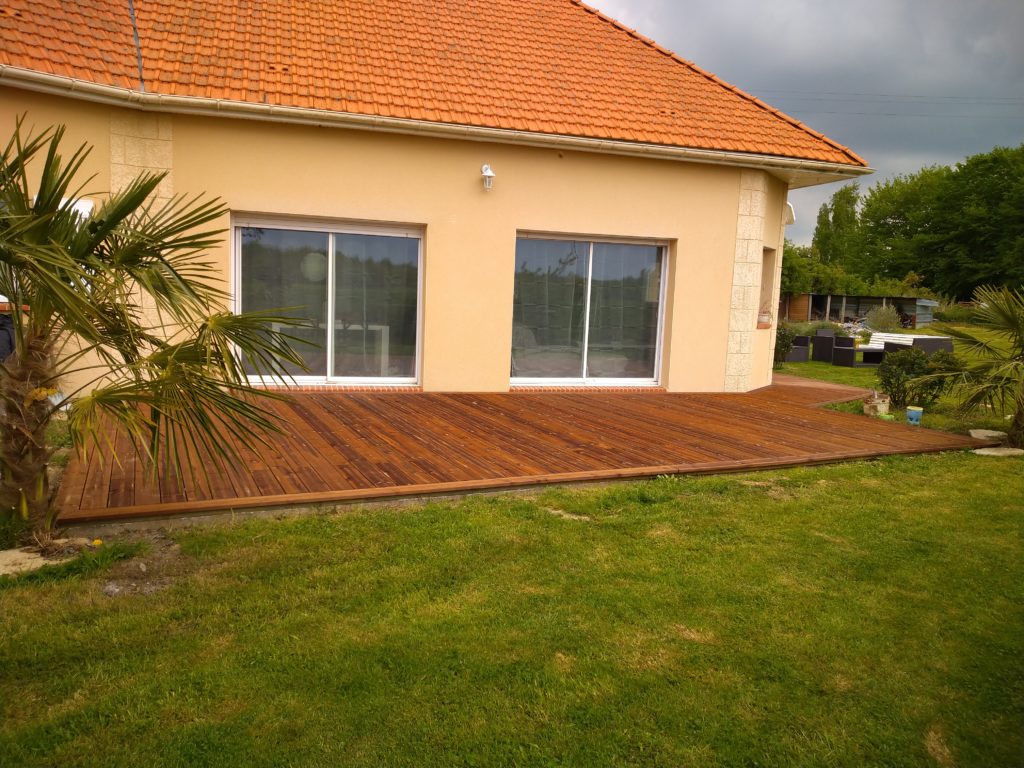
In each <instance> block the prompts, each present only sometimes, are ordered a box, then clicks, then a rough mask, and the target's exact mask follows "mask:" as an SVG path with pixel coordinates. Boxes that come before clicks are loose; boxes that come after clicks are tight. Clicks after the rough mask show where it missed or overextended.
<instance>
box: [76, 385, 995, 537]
mask: <svg viewBox="0 0 1024 768" xmlns="http://www.w3.org/2000/svg"><path fill="white" fill-rule="evenodd" d="M863 394H864V392H863V390H858V389H854V388H850V387H837V386H835V385H828V384H819V383H811V382H807V381H806V380H801V379H791V378H789V377H777V380H776V383H775V384H774V385H773V386H771V387H768V388H766V389H762V390H759V391H757V392H753V393H749V394H743V395H729V394H665V393H652V392H513V393H507V394H471V393H467V394H434V393H422V392H417V393H402V392H361V393H358V392H349V393H342V392H319V393H303V394H296V395H295V396H294V400H293V401H291V402H288V403H278V404H275V405H274V408H275V409H276V410H277V412H278V413H279V414H280V415H281V417H282V418H283V419H284V422H285V426H284V431H285V434H284V435H283V436H281V437H279V438H277V439H275V440H274V442H273V446H272V447H271V448H269V449H264V450H263V452H262V453H263V455H262V456H257V455H255V454H253V453H250V452H246V453H245V458H246V461H245V462H244V463H243V465H242V466H239V467H236V468H232V469H231V470H230V471H227V472H224V473H217V474H216V475H215V476H214V477H212V478H211V480H210V482H208V483H207V482H195V481H189V480H186V482H185V483H184V484H183V485H184V487H180V485H179V484H178V483H177V482H175V481H174V480H173V478H168V477H163V478H161V479H160V481H159V482H156V483H154V482H151V481H149V480H147V477H146V473H145V472H144V471H143V470H144V468H143V467H142V466H141V462H139V461H137V460H136V459H135V458H134V455H133V452H132V451H131V450H130V449H129V446H128V445H127V444H126V443H124V442H121V443H119V445H118V449H117V453H118V455H119V456H120V457H121V462H120V463H118V462H115V461H112V460H110V459H109V458H108V459H107V460H106V461H104V460H103V459H102V458H101V457H100V456H99V455H98V454H97V453H95V452H93V453H91V454H90V455H88V456H86V457H85V458H77V457H76V458H73V459H72V461H71V463H70V465H69V466H68V469H67V472H66V474H65V479H64V483H63V485H62V488H61V497H60V504H61V510H62V511H61V515H60V520H61V521H62V522H64V523H76V522H97V521H107V520H116V519H125V518H144V517H161V516H166V515H179V514H196V513H211V512H218V511H226V510H232V509H235V510H238V509H252V508H268V507H277V506H297V505H301V506H308V505H315V504H330V503H340V502H351V501H357V500H370V499H387V498H395V497H404V496H425V495H430V494H445V493H461V492H468V491H479V490H486V489H499V488H511V487H525V486H531V485H539V484H545V483H558V482H582V481H594V480H609V479H615V478H628V477H645V476H653V475H660V474H673V473H713V472H733V471H746V470H754V469H762V468H769V467H786V466H796V465H801V464H815V463H825V462H835V461H842V460H845V459H855V458H865V457H872V456H880V455H885V454H897V453H923V452H929V451H942V450H950V449H962V448H973V447H978V446H980V445H984V443H981V442H980V441H975V440H971V439H970V438H965V437H960V436H957V435H952V434H947V433H944V432H934V431H930V430H924V429H921V428H914V427H908V426H905V425H902V424H896V423H887V422H883V421H879V420H876V419H866V418H863V417H861V416H856V415H851V414H844V413H837V412H834V411H829V410H823V409H821V408H819V407H815V406H818V405H820V404H822V403H826V402H833V401H841V400H849V399H854V398H857V397H861V396H863Z"/></svg>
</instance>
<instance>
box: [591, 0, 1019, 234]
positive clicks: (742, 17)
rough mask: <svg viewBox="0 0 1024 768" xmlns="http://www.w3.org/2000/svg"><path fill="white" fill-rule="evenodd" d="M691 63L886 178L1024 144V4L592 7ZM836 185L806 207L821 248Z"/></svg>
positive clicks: (805, 193)
mask: <svg viewBox="0 0 1024 768" xmlns="http://www.w3.org/2000/svg"><path fill="white" fill-rule="evenodd" d="M590 4H591V5H594V6H595V7H597V8H599V9H600V10H601V11H603V12H605V13H607V14H608V15H610V16H613V17H615V18H617V19H619V20H620V21H622V22H623V23H625V24H627V25H628V26H630V27H634V28H636V29H638V31H639V32H641V33H642V34H644V35H646V36H648V37H652V38H654V39H655V40H657V41H658V42H659V43H660V44H662V45H664V46H666V47H667V48H670V49H672V50H673V51H675V52H676V53H678V54H679V55H680V56H682V57H683V58H685V59H689V60H691V61H693V62H695V63H696V64H697V65H698V66H700V67H702V68H704V69H707V70H710V71H711V72H714V73H715V74H716V75H718V76H719V77H722V78H723V79H725V80H727V81H729V82H731V83H733V84H734V85H737V86H739V87H740V88H743V89H744V90H747V91H749V92H751V93H753V94H754V95H756V96H758V97H759V98H762V99H763V100H765V101H767V102H768V103H770V104H772V105H773V106H775V107H778V108H779V109H781V110H783V111H784V112H786V113H788V114H790V115H792V116H793V117H796V118H797V119H799V120H801V121H803V122H804V123H806V124H807V125H810V126H811V127H813V128H814V129H815V130H818V131H821V132H823V133H825V134H826V135H828V136H830V137H831V138H833V139H835V140H836V141H839V142H841V143H843V144H845V145H847V146H849V147H850V148H851V149H853V150H854V151H856V152H857V153H858V154H860V155H861V156H863V157H865V158H866V159H867V160H868V162H869V163H870V164H871V165H872V167H874V168H875V169H876V170H877V173H876V175H875V176H870V177H867V178H865V179H862V180H861V182H860V183H861V186H862V188H867V187H868V186H870V185H871V184H873V183H875V182H876V181H877V180H880V179H884V178H888V177H889V176H892V175H895V174H899V173H909V172H912V171H914V170H917V169H918V168H920V167H922V166H924V165H932V164H936V163H939V164H954V163H956V162H958V161H960V160H962V159H963V158H964V157H966V156H968V155H971V154H975V153H978V152H985V151H988V150H989V149H991V148H992V147H994V146H999V145H1003V146H1015V145H1018V144H1020V143H1021V142H1024V53H1022V51H1024V47H1022V46H1021V45H1020V35H1021V32H1022V31H1024V3H1021V2H1015V1H1014V0H980V1H975V2H970V3H966V2H962V0H909V1H907V2H891V0H862V2H858V3H849V2H834V1H833V2H821V1H820V0H819V1H818V2H812V1H810V0H773V2H771V3H750V2H749V0H716V2H713V3H698V2H671V1H670V0H590ZM835 187H836V185H829V186H828V187H821V188H816V189H810V190H799V191H795V192H794V193H793V200H794V204H795V205H797V206H798V207H799V209H800V210H799V212H798V213H799V220H798V224H797V225H796V226H794V227H791V228H790V230H789V235H790V237H791V238H792V239H794V240H796V241H798V242H809V240H810V235H811V233H812V232H813V229H814V218H815V215H816V213H817V208H818V205H820V203H821V202H823V201H824V200H826V199H827V198H828V197H829V196H830V195H831V194H832V192H833V191H834V190H835Z"/></svg>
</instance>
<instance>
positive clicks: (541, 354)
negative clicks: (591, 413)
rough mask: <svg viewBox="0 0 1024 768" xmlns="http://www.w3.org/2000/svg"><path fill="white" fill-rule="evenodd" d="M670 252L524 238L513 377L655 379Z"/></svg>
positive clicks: (542, 379) (630, 245) (519, 245)
mask: <svg viewBox="0 0 1024 768" xmlns="http://www.w3.org/2000/svg"><path fill="white" fill-rule="evenodd" d="M664 251H665V249H664V248H663V247H661V246H658V245H647V244H636V243H598V242H589V241H582V240H551V239H541V238H532V237H520V238H519V239H518V240H517V242H516V273H515V297H514V299H513V302H514V305H513V326H512V378H513V379H516V380H519V381H522V382H530V381H538V382H545V383H555V382H559V381H572V382H579V381H582V382H588V381H594V382H595V383H602V384H607V383H615V382H616V381H621V382H624V383H635V382H638V381H639V382H653V381H655V380H656V379H657V376H658V374H657V367H658V362H659V329H660V324H661V305H662V300H661V293H662V284H663V282H664V280H663V271H664V268H665V256H664Z"/></svg>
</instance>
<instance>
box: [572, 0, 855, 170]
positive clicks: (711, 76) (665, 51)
mask: <svg viewBox="0 0 1024 768" xmlns="http://www.w3.org/2000/svg"><path fill="white" fill-rule="evenodd" d="M569 2H570V3H572V4H573V5H578V6H579V7H580V8H582V9H583V10H585V11H587V12H588V13H592V14H593V15H595V16H597V17H598V18H599V19H601V20H602V21H604V22H605V23H607V24H611V25H612V26H613V27H615V28H617V29H620V30H622V31H623V32H626V33H627V34H628V35H629V36H630V37H633V38H635V39H636V40H638V41H640V42H641V43H643V44H644V45H647V46H649V47H651V48H653V49H654V50H656V51H657V52H658V53H660V54H662V55H663V56H667V57H668V58H670V59H673V60H675V61H677V62H679V63H680V64H682V65H683V66H686V67H689V68H690V69H692V70H693V71H694V72H696V73H697V74H699V75H701V76H702V77H704V78H706V79H708V80H710V81H711V82H713V83H715V84H716V85H719V86H721V87H723V88H725V89H727V90H729V91H732V92H733V93H735V94H736V95H737V96H740V97H741V98H744V99H746V100H747V101H749V102H751V103H752V104H754V105H755V106H757V107H759V108H761V109H763V110H765V111H766V112H769V113H771V114H773V115H775V116H776V117H778V118H780V119H782V120H785V121H786V122H787V123H789V124H790V125H792V126H794V127H796V128H799V129H800V130H802V131H805V132H806V133H809V134H811V135H812V136H814V137H815V138H816V139H818V140H820V141H824V142H826V143H827V144H829V145H830V146H832V147H835V148H836V149H838V150H839V151H841V152H843V153H844V154H846V155H847V156H848V157H850V159H851V160H853V161H854V162H856V163H859V164H860V165H864V166H866V165H867V161H866V160H864V158H862V157H860V155H858V154H857V153H856V152H854V151H853V150H852V149H850V148H849V147H847V146H844V145H843V144H840V143H839V142H838V141H835V140H834V139H830V138H829V137H828V136H826V135H825V134H823V133H819V132H818V131H816V130H814V129H813V128H811V127H810V126H808V125H805V124H804V123H803V122H801V121H800V120H797V119H796V118H795V117H791V116H790V115H787V114H786V113H785V112H783V111H782V110H780V109H777V108H775V107H773V106H771V105H770V104H767V103H765V102H763V101H761V99H759V98H757V97H756V96H754V95H752V94H750V93H747V92H746V91H744V90H743V89H742V88H739V87H738V86H735V85H733V84H732V83H730V82H728V81H727V80H723V79H722V78H721V77H719V76H718V75H716V74H715V73H714V72H709V71H708V70H706V69H704V68H703V67H700V66H698V65H697V64H695V63H694V62H692V61H690V60H689V59H685V58H683V57H682V56H680V55H679V54H678V53H676V52H675V51H673V50H671V49H669V48H666V47H665V46H663V45H661V44H660V43H658V42H657V41H656V40H653V39H652V38H649V37H647V36H646V35H643V34H641V33H640V32H637V31H636V30H635V29H631V28H630V27H627V26H626V25H625V24H623V23H622V22H621V21H618V20H617V19H614V18H612V17H611V16H608V15H607V14H605V13H602V12H601V11H599V10H598V9H597V8H594V7H593V6H591V5H587V4H586V3H585V2H583V0H569Z"/></svg>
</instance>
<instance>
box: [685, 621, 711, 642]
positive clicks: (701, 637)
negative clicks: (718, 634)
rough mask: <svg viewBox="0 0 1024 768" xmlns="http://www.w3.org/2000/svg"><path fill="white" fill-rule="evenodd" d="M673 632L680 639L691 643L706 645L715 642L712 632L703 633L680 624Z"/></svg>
mask: <svg viewBox="0 0 1024 768" xmlns="http://www.w3.org/2000/svg"><path fill="white" fill-rule="evenodd" d="M675 631H676V634H677V635H679V636H680V637H681V638H683V639H684V640H689V641H690V642H693V643H704V644H708V643H713V642H715V633H714V632H704V631H702V630H699V629H694V628H693V627H686V626H683V625H682V624H676V626H675Z"/></svg>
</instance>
